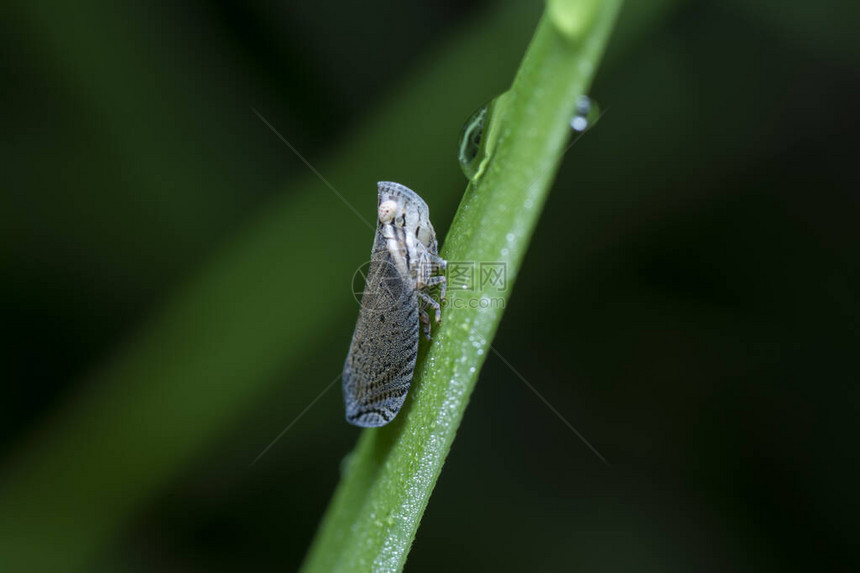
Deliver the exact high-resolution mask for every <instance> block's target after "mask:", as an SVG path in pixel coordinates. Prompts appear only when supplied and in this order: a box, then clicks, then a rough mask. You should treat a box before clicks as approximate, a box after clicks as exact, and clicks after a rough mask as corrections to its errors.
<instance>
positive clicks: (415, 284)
mask: <svg viewBox="0 0 860 573" xmlns="http://www.w3.org/2000/svg"><path fill="white" fill-rule="evenodd" d="M377 186H378V190H379V200H378V209H377V216H378V222H377V226H376V235H375V237H374V239H373V249H372V251H371V253H370V265H369V267H368V272H367V279H366V281H365V287H364V293H363V294H362V297H361V310H360V311H359V314H358V321H357V322H356V324H355V332H354V333H353V335H352V343H351V344H350V347H349V354H348V355H347V357H346V364H344V367H343V398H344V403H345V405H346V420H347V422H349V423H350V424H354V425H356V426H362V427H365V428H372V427H378V426H384V425H385V424H387V423H388V422H390V421H391V420H392V419H394V417H395V416H396V415H397V412H399V411H400V408H401V407H402V406H403V402H404V401H405V400H406V393H407V392H408V391H409V384H410V382H411V381H412V373H413V371H414V370H415V357H416V356H417V355H418V338H419V328H420V325H422V324H423V330H424V334H425V336H426V337H427V339H428V340H430V315H429V313H428V309H433V310H434V311H435V319H436V323H437V324H438V323H439V322H441V320H442V314H441V307H440V304H439V302H437V301H436V300H434V299H433V297H431V296H430V295H429V294H428V293H427V289H428V288H429V287H431V286H433V285H440V286H441V292H440V296H439V299H440V300H441V301H444V300H445V287H446V284H447V283H446V280H445V276H444V274H437V273H440V272H444V270H445V267H446V262H445V260H444V259H442V258H441V257H439V247H438V244H437V242H436V232H435V231H434V230H433V225H432V224H430V210H429V209H428V208H427V204H426V203H425V202H424V200H423V199H421V197H419V196H418V194H417V193H415V192H414V191H412V190H411V189H409V188H408V187H405V186H403V185H401V184H399V183H393V182H390V181H380V182H379V183H378V184H377Z"/></svg>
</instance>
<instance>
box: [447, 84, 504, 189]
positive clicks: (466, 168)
mask: <svg viewBox="0 0 860 573" xmlns="http://www.w3.org/2000/svg"><path fill="white" fill-rule="evenodd" d="M506 96H507V94H502V95H500V96H498V97H496V98H493V99H492V100H491V101H489V102H487V103H485V104H484V105H482V106H481V107H479V108H478V109H477V110H475V112H474V113H473V114H472V115H470V116H469V119H467V120H466V122H465V123H464V124H463V129H462V130H461V131H460V141H459V143H458V146H457V156H458V159H459V160H460V169H462V171H463V174H464V175H465V176H466V177H467V178H468V179H469V180H471V181H475V180H476V179H478V178H479V177H480V176H481V174H482V173H483V172H484V169H485V168H486V166H487V163H488V162H489V160H490V157H491V156H492V154H493V149H494V147H495V142H496V140H497V139H498V137H499V134H498V130H497V126H498V125H499V123H500V122H499V119H498V118H499V117H500V116H501V115H502V113H503V110H504V107H505V103H506V102H507V97H506Z"/></svg>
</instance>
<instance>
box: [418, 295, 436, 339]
mask: <svg viewBox="0 0 860 573" xmlns="http://www.w3.org/2000/svg"><path fill="white" fill-rule="evenodd" d="M418 316H419V317H420V318H421V324H422V327H421V330H423V331H424V336H426V337H427V340H433V337H432V336H430V315H429V314H427V309H425V308H424V305H423V304H422V305H421V308H419V309H418Z"/></svg>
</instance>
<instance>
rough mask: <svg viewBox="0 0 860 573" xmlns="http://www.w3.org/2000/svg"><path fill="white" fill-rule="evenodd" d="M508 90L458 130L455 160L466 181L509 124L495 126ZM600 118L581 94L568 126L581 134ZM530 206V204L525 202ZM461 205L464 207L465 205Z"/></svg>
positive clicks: (482, 166) (475, 176)
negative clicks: (457, 161)
mask: <svg viewBox="0 0 860 573" xmlns="http://www.w3.org/2000/svg"><path fill="white" fill-rule="evenodd" d="M508 100H509V97H508V93H507V92H505V93H503V94H501V95H499V96H498V97H496V98H493V99H492V100H490V101H489V102H487V103H485V104H484V105H482V106H481V107H479V108H478V109H476V110H475V111H474V112H473V113H472V115H470V116H469V119H467V120H466V122H465V123H464V124H463V128H462V129H461V130H460V139H459V141H458V144H457V159H458V160H459V162H460V169H461V170H462V171H463V174H464V175H465V176H466V178H467V179H469V180H470V181H476V180H477V179H479V178H480V177H481V175H482V174H483V173H484V171H485V170H486V168H487V164H488V163H489V162H490V159H491V158H492V156H493V151H494V149H495V145H496V142H497V141H498V140H499V139H501V138H502V136H507V135H508V134H509V132H510V126H508V125H505V126H504V131H502V130H500V129H499V126H500V125H501V124H504V123H505V122H504V121H503V120H502V119H500V118H502V116H503V115H504V113H505V109H506V107H507V105H508ZM599 118H600V106H598V105H597V102H595V101H594V100H592V99H591V98H590V97H588V96H587V95H581V96H579V97H578V98H577V100H576V107H575V110H574V115H573V117H572V118H571V120H570V127H571V129H573V131H575V132H577V133H583V132H585V131H586V130H588V129H589V128H591V127H593V126H594V124H595V123H597V120H598V119H599ZM530 129H531V130H532V132H530V134H529V135H531V136H533V137H534V136H536V135H537V132H535V131H534V129H535V128H533V127H532V128H530ZM526 207H527V208H530V207H531V205H526ZM464 208H468V205H466V206H465V207H464Z"/></svg>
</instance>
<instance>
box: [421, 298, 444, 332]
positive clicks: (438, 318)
mask: <svg viewBox="0 0 860 573" xmlns="http://www.w3.org/2000/svg"><path fill="white" fill-rule="evenodd" d="M418 298H419V299H421V300H423V301H424V302H426V303H427V304H428V305H430V306H431V307H433V308H434V309H435V310H436V324H439V323H440V322H442V307H441V306H439V303H438V302H436V301H435V300H433V297H432V296H430V295H429V294H427V293H426V292H424V291H421V290H419V291H418Z"/></svg>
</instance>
